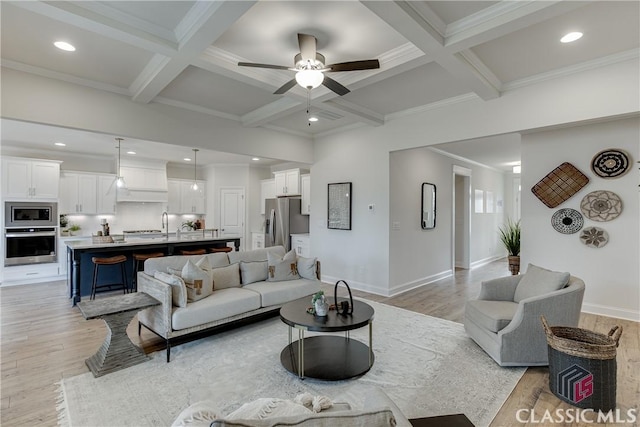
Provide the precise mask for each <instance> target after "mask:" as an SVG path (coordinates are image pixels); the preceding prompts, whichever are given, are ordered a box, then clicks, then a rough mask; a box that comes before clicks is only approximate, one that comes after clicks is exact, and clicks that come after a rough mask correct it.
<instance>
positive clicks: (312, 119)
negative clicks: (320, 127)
mask: <svg viewBox="0 0 640 427" xmlns="http://www.w3.org/2000/svg"><path fill="white" fill-rule="evenodd" d="M309 121H310V122H317V121H318V118H317V117H316V116H311V117H309Z"/></svg>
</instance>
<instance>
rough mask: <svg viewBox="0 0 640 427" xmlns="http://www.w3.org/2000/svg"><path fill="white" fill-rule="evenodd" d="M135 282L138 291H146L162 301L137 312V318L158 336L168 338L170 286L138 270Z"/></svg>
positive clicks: (169, 330)
mask: <svg viewBox="0 0 640 427" xmlns="http://www.w3.org/2000/svg"><path fill="white" fill-rule="evenodd" d="M137 283H138V291H140V292H146V293H147V294H149V295H151V296H152V297H154V298H155V299H157V300H158V301H160V302H161V303H162V304H161V305H157V306H155V307H151V308H147V309H145V310H142V311H141V312H139V313H138V320H139V321H141V322H142V323H143V324H144V325H145V326H146V327H148V328H149V329H151V330H153V331H154V332H156V333H157V334H159V335H160V336H162V337H164V338H170V337H171V329H172V328H171V314H172V311H173V310H172V308H173V303H172V293H171V286H170V285H168V284H166V283H163V282H161V281H160V280H158V279H155V278H154V277H152V276H149V275H148V274H146V273H143V272H138V279H137Z"/></svg>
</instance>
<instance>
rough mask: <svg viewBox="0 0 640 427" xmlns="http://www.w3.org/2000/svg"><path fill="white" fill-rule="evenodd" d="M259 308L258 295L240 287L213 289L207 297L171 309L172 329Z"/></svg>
mask: <svg viewBox="0 0 640 427" xmlns="http://www.w3.org/2000/svg"><path fill="white" fill-rule="evenodd" d="M258 308H260V295H259V294H258V293H256V292H253V291H249V290H246V289H242V288H227V289H220V290H215V291H213V293H212V294H211V295H209V296H208V297H207V298H204V299H201V300H200V301H196V302H192V303H190V304H189V305H188V306H187V307H177V308H175V309H174V310H173V314H172V316H171V324H172V327H173V329H174V330H179V329H186V328H191V327H194V326H200V325H204V324H206V323H209V322H215V321H217V320H221V319H225V318H227V317H231V316H235V315H238V314H242V313H246V312H248V311H251V310H257V309H258Z"/></svg>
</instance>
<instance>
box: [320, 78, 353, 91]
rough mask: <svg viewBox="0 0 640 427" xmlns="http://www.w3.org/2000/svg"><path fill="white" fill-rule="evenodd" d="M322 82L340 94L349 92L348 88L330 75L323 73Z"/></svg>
mask: <svg viewBox="0 0 640 427" xmlns="http://www.w3.org/2000/svg"><path fill="white" fill-rule="evenodd" d="M322 84H323V85H324V86H326V87H328V88H329V89H331V90H332V91H334V92H335V93H337V94H338V95H340V96H342V95H346V94H348V93H349V92H351V91H350V90H349V89H347V88H346V87H344V86H342V85H341V84H340V83H338V82H337V81H335V80H333V79H332V78H331V77H329V76H327V75H326V74H325V75H324V80H323V81H322Z"/></svg>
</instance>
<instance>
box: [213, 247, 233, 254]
mask: <svg viewBox="0 0 640 427" xmlns="http://www.w3.org/2000/svg"><path fill="white" fill-rule="evenodd" d="M232 250H233V249H232V248H230V247H229V246H223V247H221V248H209V252H210V253H217V252H231V251H232Z"/></svg>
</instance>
